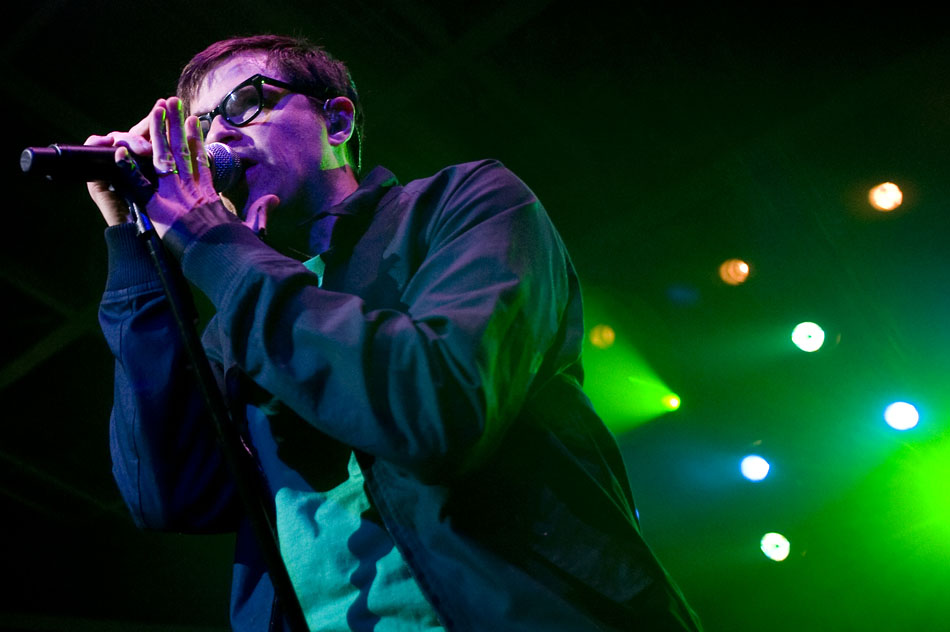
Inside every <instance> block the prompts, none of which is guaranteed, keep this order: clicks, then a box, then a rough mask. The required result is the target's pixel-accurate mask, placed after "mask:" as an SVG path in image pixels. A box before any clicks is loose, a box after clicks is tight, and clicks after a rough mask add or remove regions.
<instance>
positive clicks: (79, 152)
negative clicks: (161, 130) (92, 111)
mask: <svg viewBox="0 0 950 632" xmlns="http://www.w3.org/2000/svg"><path fill="white" fill-rule="evenodd" d="M205 149H206V150H207V152H208V159H209V161H210V163H211V177H212V181H213V183H214V190H215V191H217V192H218V193H223V192H225V191H227V190H228V189H230V188H231V187H232V186H234V185H235V184H236V183H237V181H238V180H239V179H240V178H241V173H242V171H243V168H242V166H241V159H240V157H238V156H237V155H235V153H234V151H233V150H232V149H231V148H230V147H229V146H228V145H225V144H224V143H209V144H208V145H206V146H205ZM115 150H116V148H115V147H90V146H88V145H50V146H49V147H27V148H26V149H24V150H23V152H22V153H21V154H20V169H22V170H23V172H24V173H31V174H34V175H39V176H46V178H47V179H48V180H65V181H71V182H89V181H91V180H106V181H111V180H113V179H115V177H116V176H117V175H118V167H116V165H115ZM132 159H133V160H135V164H136V165H138V166H139V168H140V169H141V170H142V174H143V175H144V176H145V177H146V178H147V179H148V180H149V182H151V183H153V184H155V183H157V182H158V179H157V178H156V176H155V167H154V166H152V161H151V159H142V158H140V157H138V156H135V155H134V154H132Z"/></svg>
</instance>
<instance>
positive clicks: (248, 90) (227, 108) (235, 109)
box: [224, 85, 261, 125]
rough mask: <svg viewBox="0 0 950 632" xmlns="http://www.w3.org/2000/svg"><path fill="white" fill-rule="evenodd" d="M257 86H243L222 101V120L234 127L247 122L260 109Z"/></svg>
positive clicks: (259, 96)
mask: <svg viewBox="0 0 950 632" xmlns="http://www.w3.org/2000/svg"><path fill="white" fill-rule="evenodd" d="M258 90H259V88H258V87H257V86H253V85H251V86H244V87H242V88H239V89H237V90H235V91H234V92H232V93H231V94H229V95H228V96H227V97H226V98H225V100H224V118H226V119H227V120H228V121H230V122H231V123H233V124H234V125H241V124H242V123H246V122H247V121H249V120H250V119H251V118H253V116H254V115H255V114H257V113H258V112H259V111H260V109H261V95H260V92H258Z"/></svg>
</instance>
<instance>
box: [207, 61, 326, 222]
mask: <svg viewBox="0 0 950 632" xmlns="http://www.w3.org/2000/svg"><path fill="white" fill-rule="evenodd" d="M258 73H260V74H262V75H265V76H267V77H271V78H273V79H279V80H282V81H286V80H287V78H286V77H283V76H281V73H280V72H279V71H278V70H276V69H273V68H271V67H269V65H268V64H267V63H266V60H265V57H264V56H263V55H261V54H255V53H247V54H243V55H236V56H234V57H232V58H230V59H228V60H227V61H225V62H223V63H222V64H220V65H218V66H216V67H215V68H214V69H212V70H211V72H209V73H208V74H207V75H206V76H205V78H204V80H203V81H202V82H201V85H200V86H199V88H198V91H197V93H196V94H195V97H194V99H193V100H192V102H191V113H192V114H203V113H205V112H209V111H211V110H213V109H214V108H216V107H217V106H218V104H219V103H220V102H221V100H222V99H223V98H224V97H225V96H226V95H227V94H228V93H229V92H231V90H233V89H234V88H235V87H236V86H237V85H239V84H240V83H241V82H243V81H244V80H246V79H248V78H249V77H251V76H253V75H255V74H258ZM262 89H263V91H264V109H263V110H262V111H261V113H260V114H259V115H258V116H257V117H256V118H255V119H254V120H253V121H251V122H250V123H248V124H247V125H245V126H244V127H236V126H234V125H232V124H231V123H229V122H227V121H226V120H224V117H222V116H217V117H215V119H214V120H213V121H212V123H211V127H210V129H209V131H208V134H207V137H206V138H205V142H207V143H213V142H219V143H224V144H227V145H229V146H230V147H231V148H232V149H233V150H234V153H235V154H237V155H238V156H239V157H240V158H241V161H242V163H243V164H244V165H245V166H246V170H245V179H244V180H245V181H244V182H241V183H240V184H238V185H236V186H235V187H234V189H233V190H232V191H229V192H228V193H227V194H226V195H224V196H223V197H224V198H225V200H226V202H229V203H230V204H231V205H232V206H233V207H234V210H235V211H236V212H237V213H238V214H239V215H240V216H241V217H242V218H247V219H248V220H249V221H255V222H256V221H257V220H255V219H253V218H251V217H248V211H249V210H252V209H254V208H255V203H256V202H257V201H259V200H260V199H262V197H263V196H265V195H268V194H272V195H276V196H277V197H278V198H280V204H279V206H280V210H279V211H278V212H276V213H274V214H273V216H271V217H269V218H268V220H267V221H268V222H270V223H271V227H270V228H274V226H273V222H274V219H275V217H278V218H280V217H283V218H286V219H287V220H289V221H299V220H300V219H302V218H304V217H306V216H307V215H308V214H309V213H312V212H313V205H314V204H319V196H320V195H321V191H319V186H320V178H319V173H320V170H321V168H328V167H332V166H333V165H332V162H333V161H332V156H331V152H330V148H329V145H328V143H327V131H326V125H325V124H324V121H323V119H322V117H321V116H320V115H319V114H317V111H316V108H315V106H314V103H313V101H311V100H310V99H308V98H307V97H305V96H303V95H301V94H295V93H291V92H288V91H287V90H283V89H281V88H277V87H274V86H270V85H267V84H264V85H263V86H262ZM288 228H289V227H288Z"/></svg>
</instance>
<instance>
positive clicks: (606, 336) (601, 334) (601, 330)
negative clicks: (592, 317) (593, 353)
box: [590, 325, 617, 349]
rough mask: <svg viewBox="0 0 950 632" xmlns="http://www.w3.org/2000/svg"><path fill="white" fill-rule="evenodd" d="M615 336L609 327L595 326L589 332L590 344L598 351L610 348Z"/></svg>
mask: <svg viewBox="0 0 950 632" xmlns="http://www.w3.org/2000/svg"><path fill="white" fill-rule="evenodd" d="M616 338H617V336H616V334H615V333H614V330H613V328H612V327H611V326H610V325H596V326H595V327H594V328H593V329H591V330H590V343H591V344H592V345H594V346H595V347H597V348H598V349H606V348H607V347H610V346H611V345H612V344H613V343H614V340H616Z"/></svg>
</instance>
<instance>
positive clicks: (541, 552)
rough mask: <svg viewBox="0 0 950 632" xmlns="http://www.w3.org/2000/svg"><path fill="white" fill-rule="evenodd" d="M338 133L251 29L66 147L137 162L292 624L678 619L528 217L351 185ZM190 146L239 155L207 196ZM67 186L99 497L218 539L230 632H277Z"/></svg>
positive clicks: (520, 189)
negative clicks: (223, 542) (107, 474)
mask: <svg viewBox="0 0 950 632" xmlns="http://www.w3.org/2000/svg"><path fill="white" fill-rule="evenodd" d="M361 121H362V111H361V107H360V103H359V97H358V95H357V92H356V89H355V86H354V84H353V82H352V81H351V80H350V77H349V73H348V71H347V69H346V67H345V66H344V65H343V64H342V63H340V62H339V61H337V60H335V59H334V58H332V57H331V56H330V55H329V54H327V53H326V52H325V51H324V50H322V49H321V48H320V47H317V46H314V45H311V44H310V43H308V42H306V41H303V40H298V39H293V38H287V37H280V36H269V35H268V36H257V37H248V38H237V39H231V40H226V41H222V42H218V43H215V44H213V45H211V46H210V47H209V48H208V49H206V50H205V51H203V52H201V53H199V54H198V55H197V56H196V57H195V58H194V59H192V60H191V62H190V63H189V64H188V65H187V66H186V68H185V69H184V71H183V72H182V75H181V78H180V80H179V84H178V93H177V96H174V97H170V98H167V99H160V100H159V101H158V102H157V103H156V104H155V107H154V108H153V109H152V111H151V112H150V113H149V115H148V116H147V117H146V118H145V119H143V121H142V122H141V123H139V124H138V125H136V126H135V127H133V128H132V129H131V130H130V131H129V132H123V133H119V132H114V133H112V134H108V135H106V136H93V137H91V138H90V139H89V140H88V141H87V144H90V145H100V146H115V147H117V148H118V149H117V152H116V158H117V160H119V161H120V162H122V161H125V160H127V159H128V151H131V152H132V153H134V154H136V155H138V156H144V157H148V156H151V159H152V162H153V165H154V167H155V170H156V173H157V176H156V180H157V182H156V183H155V184H156V187H155V192H154V194H153V195H152V196H151V198H150V199H149V201H148V203H147V206H146V208H147V212H148V215H149V216H150V218H151V220H152V222H153V223H154V225H155V228H156V231H157V232H158V234H159V235H160V236H161V237H162V240H163V242H164V244H165V246H166V248H167V250H168V251H169V252H170V253H171V256H172V257H173V259H174V260H176V261H177V262H178V263H179V264H180V268H181V271H182V272H183V274H184V276H185V277H186V278H187V279H188V280H189V281H191V282H192V283H193V284H194V285H195V286H196V287H198V288H199V289H200V290H201V291H202V292H204V293H205V294H206V295H207V296H208V298H209V299H210V300H211V302H212V303H213V304H214V307H215V315H214V317H213V318H212V320H211V322H210V323H209V324H208V326H207V328H206V330H205V331H204V334H203V338H202V342H203V345H204V347H205V351H206V353H207V354H208V357H209V359H210V361H211V364H212V367H213V370H214V372H215V375H216V377H217V381H218V385H219V387H220V388H221V390H222V391H223V393H224V395H225V398H226V401H227V404H228V407H229V409H230V413H231V422H232V423H233V424H235V425H236V426H237V428H238V429H239V431H240V433H241V436H242V438H243V440H244V443H245V444H246V446H247V449H248V450H249V451H250V452H251V453H252V454H253V456H254V458H255V459H256V461H257V463H258V464H259V468H260V472H261V475H262V476H263V479H264V482H265V484H266V489H267V490H268V493H267V502H268V503H270V504H271V505H272V507H273V511H274V515H275V519H276V525H277V534H278V542H279V547H280V557H281V558H282V559H283V562H284V564H285V566H286V568H287V572H288V574H289V576H290V579H291V582H292V585H293V588H294V591H295V593H296V594H297V597H298V599H299V601H300V605H301V607H302V609H303V612H304V615H305V617H306V621H307V624H308V626H309V627H310V629H312V630H341V631H350V630H359V631H362V630H375V631H377V632H390V631H398V630H472V631H480V632H483V631H499V630H506V631H507V630H512V631H515V630H521V631H525V632H528V631H530V632H537V631H539V630H570V631H586V630H697V629H698V623H697V622H696V619H695V618H694V616H693V615H692V613H691V611H690V610H689V608H688V606H687V605H686V604H685V602H684V601H683V599H682V597H681V595H680V594H679V592H678V590H677V589H676V588H675V586H674V585H673V584H672V582H671V581H670V579H669V578H668V577H667V575H666V573H665V572H664V571H663V569H662V568H661V566H660V565H659V564H658V562H657V561H656V559H655V558H654V556H653V555H652V553H651V552H650V550H649V549H648V548H647V546H646V545H645V544H644V542H643V540H642V539H641V537H640V534H639V529H638V526H637V522H636V519H635V517H634V509H633V500H632V497H631V493H630V489H629V486H628V482H627V475H626V472H625V470H624V466H623V463H622V460H621V456H620V452H619V450H618V449H617V446H616V443H615V441H614V440H613V438H612V436H611V435H610V434H609V432H608V431H607V430H606V428H605V427H604V425H603V423H602V422H601V421H600V419H599V418H598V417H597V416H596V414H595V413H594V411H593V410H592V408H591V405H590V403H589V401H588V400H587V398H586V397H585V395H584V394H583V392H582V391H581V379H582V371H581V362H580V352H581V342H582V338H583V325H582V319H581V296H580V291H579V288H578V283H577V279H576V277H575V273H574V269H573V267H572V265H571V262H570V260H569V258H568V255H567V253H566V251H565V249H564V245H563V244H562V242H561V239H560V238H559V236H558V234H557V232H556V231H555V229H554V228H553V226H552V225H551V222H550V220H549V219H548V217H547V215H546V213H545V211H544V209H543V207H542V206H541V204H540V202H539V201H538V200H537V198H536V197H535V196H534V194H533V193H532V192H531V191H530V190H529V189H528V188H527V187H526V186H525V185H524V184H523V183H522V182H521V181H520V180H519V179H518V178H517V177H516V176H515V175H514V174H512V173H511V172H510V171H508V170H507V169H505V168H504V167H503V166H502V165H500V164H499V163H497V162H493V161H483V162H476V163H469V164H462V165H456V166H452V167H448V168H446V169H443V170H442V171H439V172H438V173H436V174H435V175H433V176H432V177H429V178H425V179H422V180H416V181H413V182H409V183H407V184H399V182H398V181H397V180H396V178H395V177H394V176H393V175H392V174H391V173H390V172H388V171H386V170H385V169H383V168H381V167H377V168H375V169H373V170H372V171H370V172H369V173H367V174H366V175H365V176H364V177H358V171H359V170H358V168H357V165H358V162H359V160H360V148H359V141H360V128H361ZM211 142H218V143H223V144H226V145H228V146H229V147H230V148H232V149H233V151H234V153H235V154H236V155H237V156H238V157H239V158H240V160H241V164H242V165H243V166H244V171H243V174H242V176H241V178H240V181H239V182H237V184H235V185H234V186H233V187H230V188H228V189H227V190H226V191H224V192H222V193H220V194H219V193H217V192H216V191H215V189H214V186H213V184H212V178H211V174H210V172H209V169H208V161H207V158H206V154H205V143H211ZM146 159H147V158H146ZM90 193H91V195H92V197H93V199H94V200H95V202H96V204H97V205H98V206H99V208H100V210H101V211H102V213H103V215H104V217H105V218H106V221H107V222H108V223H109V225H110V228H108V229H107V231H106V239H107V243H108V246H109V257H110V266H109V268H110V271H109V278H108V281H107V287H106V291H105V294H104V297H103V301H102V307H101V314H100V320H101V323H102V327H103V331H104V332H105V336H106V339H107V341H108V343H109V345H110V347H111V349H112V351H113V353H114V354H115V357H116V375H115V389H116V390H115V404H114V408H113V415H112V425H111V447H112V455H113V461H114V473H115V477H116V480H117V481H118V484H119V487H120V489H121V492H122V495H123V497H124V498H125V501H126V502H127V504H128V506H129V508H130V510H131V513H132V516H133V519H134V520H135V522H136V524H138V525H139V526H141V527H144V528H150V529H164V530H174V531H182V532H198V533H200V532H217V531H225V530H236V531H237V534H238V535H237V549H236V553H235V566H234V579H233V589H232V603H231V622H232V626H233V627H234V629H235V630H254V631H262V632H263V631H266V630H271V629H275V630H276V629H282V628H281V626H282V625H283V623H282V613H281V609H280V606H279V604H278V605H277V606H275V605H274V590H273V587H272V584H271V581H270V578H269V575H268V572H267V569H266V568H265V566H264V564H263V562H262V560H261V556H260V553H259V549H258V547H257V544H256V542H255V541H254V539H253V538H252V537H251V535H250V533H249V531H248V528H247V524H246V518H245V517H244V515H243V513H242V509H241V505H240V503H239V502H238V501H237V498H236V495H235V492H234V486H233V483H232V480H231V477H230V475H229V473H228V471H227V469H226V468H225V467H224V466H223V460H222V456H221V452H220V449H219V448H218V446H217V445H216V442H215V439H214V432H213V429H212V426H211V424H209V423H208V422H207V420H206V419H205V417H206V413H205V408H204V404H203V403H202V400H201V398H200V397H199V395H198V393H197V389H196V388H195V387H194V379H193V377H192V375H191V374H190V372H189V371H188V369H187V366H186V365H187V360H186V358H185V355H184V352H183V350H182V347H181V344H180V342H179V335H178V333H177V332H176V331H175V325H174V322H173V320H172V317H171V315H170V313H169V310H168V306H167V303H166V299H165V296H164V294H163V292H162V290H161V286H160V284H159V281H158V276H157V274H156V273H155V272H154V271H153V270H152V268H151V265H150V262H149V261H148V256H147V254H146V251H145V249H144V247H143V246H142V244H141V243H140V241H139V240H138V238H137V236H136V227H135V225H134V224H132V223H130V222H129V212H128V208H127V206H126V205H125V203H124V202H123V201H122V200H121V199H120V198H119V197H117V196H116V195H115V194H113V193H111V192H110V190H109V188H108V187H107V185H106V184H105V183H92V184H90Z"/></svg>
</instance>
